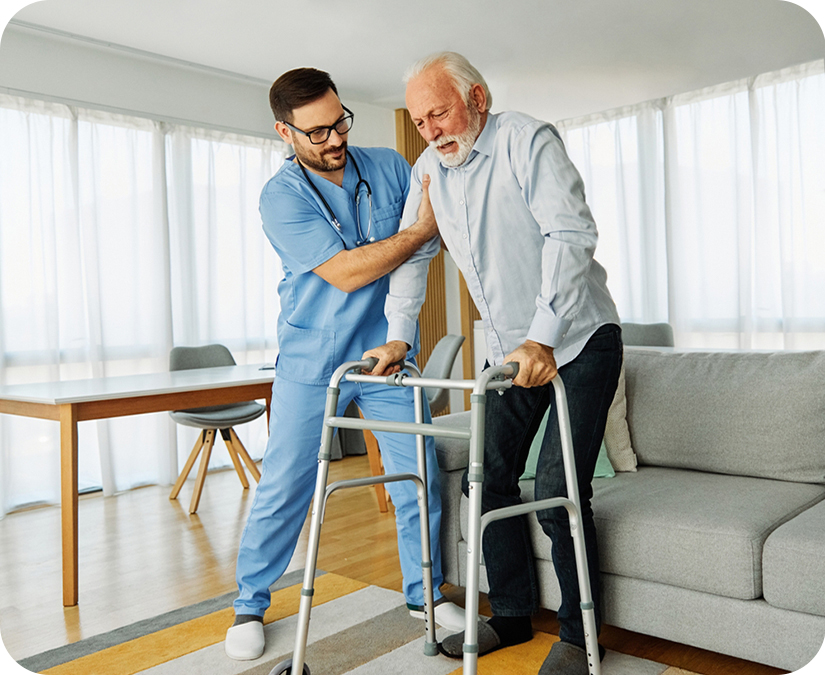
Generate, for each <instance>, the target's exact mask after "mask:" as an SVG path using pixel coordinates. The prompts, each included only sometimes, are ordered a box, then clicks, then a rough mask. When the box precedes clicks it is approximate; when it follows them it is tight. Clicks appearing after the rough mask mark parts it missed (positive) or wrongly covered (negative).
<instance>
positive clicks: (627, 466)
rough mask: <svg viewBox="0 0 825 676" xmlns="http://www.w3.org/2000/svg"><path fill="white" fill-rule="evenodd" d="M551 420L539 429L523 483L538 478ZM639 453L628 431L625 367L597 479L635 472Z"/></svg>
mask: <svg viewBox="0 0 825 676" xmlns="http://www.w3.org/2000/svg"><path fill="white" fill-rule="evenodd" d="M547 416H548V413H545V414H544V418H543V419H542V421H541V425H539V430H538V432H536V436H535V437H534V438H533V443H532V444H531V445H530V452H529V454H528V456H527V464H526V466H525V468H524V474H523V475H522V476H521V479H535V478H536V463H537V462H538V458H539V449H540V448H541V440H542V439H543V438H544V430H545V429H546V428H547ZM635 471H636V453H635V452H634V451H633V446H632V445H631V443H630V430H629V429H628V427H627V398H626V396H625V374H624V364H622V370H621V371H620V373H619V384H618V386H617V387H616V394H615V395H614V396H613V403H611V404H610V410H609V411H608V412H607V424H606V425H605V428H604V440H603V441H602V446H601V449H600V450H599V459H598V460H597V461H596V472H595V474H594V475H593V476H594V477H611V476H615V473H616V472H635Z"/></svg>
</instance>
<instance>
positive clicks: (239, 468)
mask: <svg viewBox="0 0 825 676" xmlns="http://www.w3.org/2000/svg"><path fill="white" fill-rule="evenodd" d="M231 429H232V428H231V427H228V428H227V429H225V430H221V436H222V437H223V443H225V444H226V450H227V451H229V457H230V458H232V464H233V465H234V466H235V471H236V472H237V473H238V478H239V479H240V480H241V485H242V486H243V487H244V488H249V482H248V481H247V480H246V472H244V471H243V465H241V459H240V458H239V457H238V452H237V451H236V450H235V447H234V446H233V445H232V437H231V436H230V430H231Z"/></svg>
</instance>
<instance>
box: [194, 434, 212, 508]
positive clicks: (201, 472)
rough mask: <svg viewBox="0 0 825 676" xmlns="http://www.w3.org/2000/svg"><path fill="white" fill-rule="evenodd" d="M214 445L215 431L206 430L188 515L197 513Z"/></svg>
mask: <svg viewBox="0 0 825 676" xmlns="http://www.w3.org/2000/svg"><path fill="white" fill-rule="evenodd" d="M214 444H215V430H206V433H205V434H204V441H203V455H201V464H200V467H199V468H198V478H197V479H195V490H194V492H193V493H192V502H190V503H189V513H190V514H194V513H195V512H197V511H198V503H199V502H200V501H201V491H203V482H204V480H205V479H206V469H207V467H209V457H210V456H211V455H212V446H213V445H214Z"/></svg>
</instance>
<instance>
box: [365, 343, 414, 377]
mask: <svg viewBox="0 0 825 676" xmlns="http://www.w3.org/2000/svg"><path fill="white" fill-rule="evenodd" d="M409 349H410V346H409V345H407V343H405V342H404V341H403V340H391V341H390V342H389V343H387V344H386V345H380V346H379V347H374V348H372V349H371V350H367V351H366V352H364V355H363V356H362V357H361V359H368V358H369V357H375V358H376V359H378V363H377V364H376V365H375V368H374V369H373V370H372V373H370V374H369V375H373V376H389V375H392V374H393V373H398V372H399V371H400V370H401V367H400V366H399V365H398V364H396V362H399V361H403V360H404V358H405V357H406V356H407V351H408V350H409ZM390 364H392V366H390ZM388 367H389V368H388Z"/></svg>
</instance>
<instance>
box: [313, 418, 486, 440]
mask: <svg viewBox="0 0 825 676" xmlns="http://www.w3.org/2000/svg"><path fill="white" fill-rule="evenodd" d="M326 424H327V425H329V426H330V427H342V428H345V429H351V430H377V431H378V432H399V433H401V434H424V435H427V436H430V437H449V438H450V439H469V438H470V430H464V429H455V428H450V427H443V426H441V425H432V424H428V423H402V422H393V421H391V420H371V419H364V418H343V417H334V418H328V419H327V421H326Z"/></svg>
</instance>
